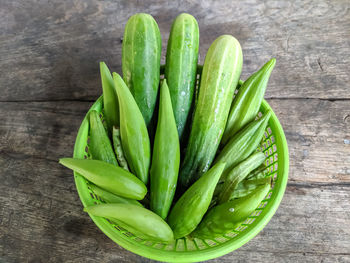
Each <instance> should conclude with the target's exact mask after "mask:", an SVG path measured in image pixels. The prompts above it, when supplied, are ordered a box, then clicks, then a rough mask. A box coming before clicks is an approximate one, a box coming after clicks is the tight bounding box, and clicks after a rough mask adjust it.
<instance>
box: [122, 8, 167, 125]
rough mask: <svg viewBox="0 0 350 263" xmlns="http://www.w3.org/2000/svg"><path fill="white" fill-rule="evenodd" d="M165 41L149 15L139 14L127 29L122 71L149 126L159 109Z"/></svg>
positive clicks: (130, 21) (130, 19)
mask: <svg viewBox="0 0 350 263" xmlns="http://www.w3.org/2000/svg"><path fill="white" fill-rule="evenodd" d="M161 50H162V41H161V36H160V32H159V28H158V25H157V22H156V21H155V20H154V18H153V17H152V16H151V15H149V14H144V13H140V14H135V15H133V16H132V17H130V18H129V20H128V22H127V23H126V25H125V31H124V38H123V46H122V70H123V79H124V81H125V84H126V85H127V86H128V88H129V89H130V91H131V93H132V95H133V96H134V98H135V101H136V103H137V105H138V107H139V108H140V111H141V113H142V116H143V118H144V120H145V122H146V125H148V124H149V123H150V121H151V118H152V116H153V111H154V107H155V105H156V100H157V94H158V85H159V77H160V53H161Z"/></svg>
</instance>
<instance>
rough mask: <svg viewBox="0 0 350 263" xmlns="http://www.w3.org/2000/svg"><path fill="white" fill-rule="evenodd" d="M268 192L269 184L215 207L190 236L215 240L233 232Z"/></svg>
mask: <svg viewBox="0 0 350 263" xmlns="http://www.w3.org/2000/svg"><path fill="white" fill-rule="evenodd" d="M269 190H270V184H265V185H262V186H259V187H257V188H256V189H255V190H254V191H253V192H252V193H250V194H249V195H248V196H245V197H243V198H238V199H235V200H233V201H230V202H226V203H223V204H221V205H218V206H215V207H213V208H212V209H210V211H209V212H208V213H207V214H206V215H205V217H204V218H203V220H202V222H201V223H200V224H199V226H198V227H197V229H196V230H195V231H194V232H193V233H192V234H191V236H193V237H197V238H203V239H204V238H215V237H218V236H221V235H223V234H226V233H227V232H230V231H232V230H234V229H235V228H236V227H237V226H238V225H239V224H241V223H242V222H243V221H244V220H245V219H246V218H247V217H248V216H249V215H250V214H251V213H253V211H254V210H255V209H256V208H257V207H258V205H259V204H260V203H261V201H262V200H264V198H265V196H266V195H267V193H268V192H269Z"/></svg>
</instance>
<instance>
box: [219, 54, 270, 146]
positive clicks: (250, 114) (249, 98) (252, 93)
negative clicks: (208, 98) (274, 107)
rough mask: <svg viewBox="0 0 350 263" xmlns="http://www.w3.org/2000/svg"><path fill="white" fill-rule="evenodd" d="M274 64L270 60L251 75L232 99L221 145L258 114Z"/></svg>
mask: <svg viewBox="0 0 350 263" xmlns="http://www.w3.org/2000/svg"><path fill="white" fill-rule="evenodd" d="M275 64H276V59H274V58H273V59H271V60H270V61H269V62H267V63H266V64H265V65H264V66H263V67H262V68H261V69H260V70H259V71H258V72H256V73H254V74H253V75H251V76H250V77H249V78H248V79H247V80H246V81H245V82H244V83H243V84H242V86H241V87H240V89H239V90H238V93H237V95H236V96H235V98H234V99H233V102H232V105H231V110H230V114H229V117H228V119H227V122H226V128H225V132H224V135H223V136H222V139H221V144H222V145H224V144H225V143H226V142H227V141H228V140H229V139H230V138H231V137H232V136H233V135H234V134H236V133H237V131H239V130H240V129H241V128H242V127H244V126H245V125H246V124H247V123H249V122H251V121H253V120H254V118H255V116H256V115H257V114H258V112H259V109H260V105H261V101H262V100H263V98H264V94H265V90H266V86H267V82H268V80H269V78H270V75H271V72H272V70H273V68H274V66H275Z"/></svg>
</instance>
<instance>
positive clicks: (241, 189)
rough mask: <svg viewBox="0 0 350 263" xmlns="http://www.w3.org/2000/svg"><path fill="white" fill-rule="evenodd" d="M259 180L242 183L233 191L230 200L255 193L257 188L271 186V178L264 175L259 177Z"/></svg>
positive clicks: (260, 174)
mask: <svg viewBox="0 0 350 263" xmlns="http://www.w3.org/2000/svg"><path fill="white" fill-rule="evenodd" d="M257 176H258V177H259V178H253V179H246V180H243V181H242V182H240V183H239V184H238V185H237V187H236V189H235V190H234V191H233V193H232V195H231V197H230V200H233V199H235V198H240V197H243V196H246V195H248V194H250V193H251V192H253V191H254V190H255V189H256V188H258V187H259V186H261V185H264V184H271V180H272V178H271V176H267V177H265V176H264V173H259V174H258V175H257Z"/></svg>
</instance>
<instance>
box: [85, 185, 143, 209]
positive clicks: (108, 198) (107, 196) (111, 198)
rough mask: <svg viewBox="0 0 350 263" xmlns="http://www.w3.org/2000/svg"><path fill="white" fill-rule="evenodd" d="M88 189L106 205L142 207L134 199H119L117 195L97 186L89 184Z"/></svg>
mask: <svg viewBox="0 0 350 263" xmlns="http://www.w3.org/2000/svg"><path fill="white" fill-rule="evenodd" d="M89 187H90V189H91V190H92V191H93V192H94V194H96V195H98V196H99V197H100V198H102V199H103V201H105V202H107V203H122V204H132V205H138V206H142V205H141V204H140V203H139V202H137V201H136V200H134V199H129V198H125V197H121V196H119V195H115V194H112V193H111V192H108V191H106V190H104V189H102V188H101V187H98V186H97V185H94V184H90V185H89Z"/></svg>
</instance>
